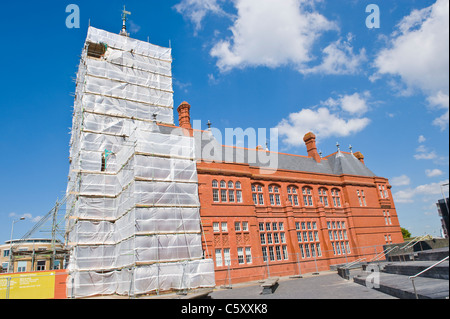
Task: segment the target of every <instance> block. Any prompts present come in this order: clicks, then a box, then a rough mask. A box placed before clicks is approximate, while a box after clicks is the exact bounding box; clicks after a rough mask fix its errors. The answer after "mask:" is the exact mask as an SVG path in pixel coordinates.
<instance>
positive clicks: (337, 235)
mask: <svg viewBox="0 0 450 319" xmlns="http://www.w3.org/2000/svg"><path fill="white" fill-rule="evenodd" d="M330 223H331V228H330V227H328V229H337V230H329V231H328V236H329V237H330V241H331V246H332V247H333V254H334V255H341V254H342V255H345V254H350V243H349V241H348V239H349V238H348V233H347V230H346V229H345V228H346V225H345V221H344V220H332V221H331V222H330V221H327V224H328V225H329V224H330ZM317 253H318V252H317Z"/></svg>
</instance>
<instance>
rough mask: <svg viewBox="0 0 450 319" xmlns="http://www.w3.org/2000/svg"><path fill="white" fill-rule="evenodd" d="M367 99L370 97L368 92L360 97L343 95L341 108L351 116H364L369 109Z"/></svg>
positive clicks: (356, 94) (357, 95)
mask: <svg viewBox="0 0 450 319" xmlns="http://www.w3.org/2000/svg"><path fill="white" fill-rule="evenodd" d="M368 97H370V93H369V92H368V91H366V92H364V93H363V95H362V96H361V95H360V94H359V93H355V94H353V95H344V96H343V97H341V107H342V109H343V110H344V111H347V112H349V113H351V114H364V113H366V112H367V111H368V109H369V107H368V106H367V101H366V99H367V98H368Z"/></svg>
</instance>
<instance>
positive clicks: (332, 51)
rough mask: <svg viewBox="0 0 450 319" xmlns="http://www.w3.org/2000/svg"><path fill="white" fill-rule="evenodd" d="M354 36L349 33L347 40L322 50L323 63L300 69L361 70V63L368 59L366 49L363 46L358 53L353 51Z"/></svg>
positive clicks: (326, 71) (348, 72)
mask: <svg viewBox="0 0 450 319" xmlns="http://www.w3.org/2000/svg"><path fill="white" fill-rule="evenodd" d="M351 41H352V36H351V34H349V36H348V37H347V41H343V40H342V39H339V40H337V41H336V42H333V43H331V44H330V45H328V46H327V47H326V48H325V49H323V50H322V53H323V56H324V58H323V61H322V64H320V65H317V66H314V67H311V68H304V69H300V72H301V73H303V74H311V73H322V74H355V73H357V72H358V71H359V69H360V66H361V64H362V63H363V62H364V61H366V60H367V57H366V50H365V49H364V48H363V49H361V50H360V51H359V53H358V54H355V53H354V52H353V47H352V45H351Z"/></svg>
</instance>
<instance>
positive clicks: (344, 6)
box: [0, 0, 449, 242]
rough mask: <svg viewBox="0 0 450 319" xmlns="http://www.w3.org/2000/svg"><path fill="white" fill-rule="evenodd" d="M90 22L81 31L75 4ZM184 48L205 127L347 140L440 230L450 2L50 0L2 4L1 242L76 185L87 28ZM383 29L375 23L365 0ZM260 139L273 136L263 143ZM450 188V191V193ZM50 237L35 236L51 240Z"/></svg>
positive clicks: (408, 215) (421, 222)
mask: <svg viewBox="0 0 450 319" xmlns="http://www.w3.org/2000/svg"><path fill="white" fill-rule="evenodd" d="M71 3H73V4H77V5H78V7H79V8H80V28H78V29H77V28H72V29H69V28H67V27H66V24H65V21H66V17H67V16H68V15H69V13H66V12H65V9H66V6H67V5H69V4H71ZM124 4H125V5H126V6H127V9H128V10H129V11H131V12H132V15H131V16H130V20H129V23H128V31H129V32H130V33H131V36H132V37H134V38H137V39H140V40H144V41H146V40H147V37H149V39H150V42H152V43H154V44H158V45H161V46H169V41H170V44H171V47H172V48H173V59H174V62H173V76H174V91H175V94H174V101H175V107H176V106H178V105H179V104H180V103H181V102H182V101H184V100H186V101H188V102H189V103H190V104H191V105H192V109H191V117H192V119H197V120H201V121H202V123H203V126H206V122H207V121H208V120H210V121H211V122H212V123H213V126H214V127H216V128H218V129H220V130H222V131H224V130H225V128H227V127H229V128H237V127H241V128H243V129H246V128H255V129H256V128H267V129H269V128H275V127H276V128H278V129H279V132H280V140H279V150H280V151H282V152H289V153H295V154H303V155H304V154H306V149H305V147H304V145H303V141H302V138H303V135H304V133H306V132H307V131H310V130H312V131H314V133H315V134H316V135H317V141H318V148H319V149H320V150H322V151H323V153H324V154H325V155H328V154H330V153H332V152H334V151H336V146H335V145H336V142H339V143H340V145H341V149H342V150H347V149H348V145H350V144H351V145H352V146H353V150H354V151H360V152H362V153H363V154H364V156H365V162H366V165H367V166H368V167H369V168H370V169H371V170H372V171H373V172H374V173H375V174H377V175H378V176H383V177H387V178H389V179H390V182H391V184H392V185H393V188H392V191H393V193H394V200H395V204H396V208H397V213H398V215H399V218H400V223H401V225H402V226H403V227H405V228H407V229H408V230H410V231H411V232H412V233H413V235H422V234H424V233H429V234H432V235H435V236H437V235H439V232H440V220H439V217H438V215H437V212H436V207H435V202H436V201H437V200H438V199H440V198H441V197H442V195H441V187H440V185H441V184H443V183H448V178H449V177H448V176H449V166H448V160H449V140H448V137H449V131H448V122H449V120H448V109H449V91H448V86H449V64H448V60H449V40H448V33H449V22H448V21H449V13H448V0H437V1H436V0H421V1H418V0H408V1H407V0H393V1H380V0H370V1H362V0H345V1H326V0H283V1H281V0H277V1H275V0H234V1H231V0H229V1H225V0H176V1H175V0H173V1H172V0H171V1H156V0H155V1H124V0H122V1H116V0H111V1H95V2H94V1H82V0H78V1H76V0H72V1H41V2H39V3H38V2H36V1H33V2H27V3H22V2H7V3H4V4H3V12H4V13H6V14H4V15H3V19H2V25H3V34H2V38H3V43H4V44H3V46H2V48H3V50H1V52H0V57H1V59H2V61H4V63H3V65H2V76H1V79H0V84H1V87H2V99H1V104H0V136H1V137H0V149H1V152H2V156H0V177H1V183H0V241H1V242H3V241H5V240H8V239H9V237H10V231H11V223H12V221H13V220H14V219H17V218H19V217H21V216H25V217H26V218H27V219H26V220H25V221H21V222H19V223H17V224H16V225H15V230H14V237H15V238H19V237H21V236H22V235H23V234H25V233H26V232H27V231H28V230H29V229H31V228H32V227H33V225H34V223H35V221H36V220H37V219H38V218H39V216H43V215H45V214H46V213H47V212H48V211H49V210H50V209H51V208H52V207H53V205H54V203H55V201H56V199H57V198H62V197H63V196H64V192H65V189H66V182H67V175H68V169H69V162H68V156H69V139H70V136H69V128H70V127H71V115H72V113H71V112H72V110H71V107H72V105H73V96H72V95H71V94H73V92H74V90H75V83H74V81H73V80H74V77H75V72H76V69H77V64H78V62H79V56H80V53H81V50H82V47H83V44H84V40H85V37H86V33H87V28H88V23H89V19H90V23H91V25H92V26H94V27H97V28H100V29H104V30H107V31H110V32H117V33H118V32H119V31H120V29H121V19H120V15H121V10H122V8H123V5H124ZM369 4H376V5H378V6H379V10H380V28H373V29H369V28H367V26H366V18H367V16H368V15H369V13H366V12H365V11H366V7H367V5H369ZM263 143H264V142H262V143H261V144H263ZM444 191H445V193H446V194H448V188H446V189H444ZM47 235H48V234H46V233H38V234H36V236H47Z"/></svg>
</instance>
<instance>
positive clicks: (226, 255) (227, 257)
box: [223, 248, 231, 266]
mask: <svg viewBox="0 0 450 319" xmlns="http://www.w3.org/2000/svg"><path fill="white" fill-rule="evenodd" d="M223 257H224V260H225V266H229V265H231V257H230V248H225V249H224V250H223Z"/></svg>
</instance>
